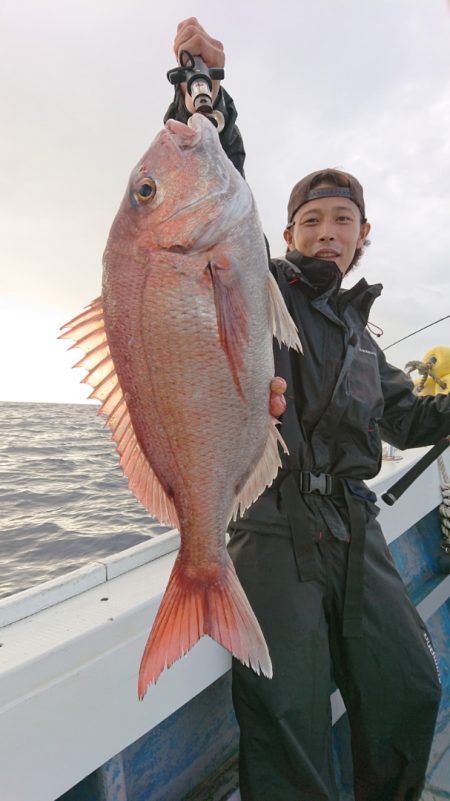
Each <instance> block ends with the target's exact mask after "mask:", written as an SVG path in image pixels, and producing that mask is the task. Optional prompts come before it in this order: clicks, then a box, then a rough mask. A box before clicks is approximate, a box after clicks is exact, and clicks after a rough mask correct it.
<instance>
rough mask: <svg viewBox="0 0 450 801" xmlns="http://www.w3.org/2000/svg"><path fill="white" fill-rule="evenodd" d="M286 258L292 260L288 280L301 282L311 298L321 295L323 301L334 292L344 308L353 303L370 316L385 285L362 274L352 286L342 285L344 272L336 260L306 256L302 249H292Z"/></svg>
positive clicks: (288, 269) (289, 261)
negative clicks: (369, 281)
mask: <svg viewBox="0 0 450 801" xmlns="http://www.w3.org/2000/svg"><path fill="white" fill-rule="evenodd" d="M286 260H287V262H288V264H289V266H288V267H287V269H286V273H287V276H288V280H289V281H290V282H292V283H293V282H297V281H298V282H299V283H301V285H302V289H303V291H304V292H305V294H306V295H307V296H308V297H309V298H310V299H311V300H318V299H319V298H320V301H321V302H322V303H323V302H326V301H327V300H329V299H331V298H332V297H333V296H334V297H335V298H336V301H337V303H338V305H339V308H340V310H341V311H342V310H343V309H344V308H345V307H346V306H347V305H348V304H352V305H354V306H357V307H358V308H359V310H360V312H361V313H362V315H363V317H365V318H366V319H367V317H368V314H369V311H370V307H371V306H372V303H373V302H374V300H375V299H376V298H377V297H378V296H379V295H380V294H381V291H382V289H383V285H382V284H368V283H367V281H366V279H365V278H361V279H360V280H359V281H358V283H356V284H354V286H352V287H350V289H341V283H342V279H343V275H342V273H341V271H340V269H339V267H338V266H337V264H335V262H334V261H324V260H323V259H313V258H311V257H309V256H303V254H302V253H300V252H299V251H298V250H291V251H289V253H287V254H286ZM314 305H316V304H314Z"/></svg>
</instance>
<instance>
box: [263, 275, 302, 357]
mask: <svg viewBox="0 0 450 801" xmlns="http://www.w3.org/2000/svg"><path fill="white" fill-rule="evenodd" d="M268 281H269V303H270V319H271V322H272V333H273V335H274V337H276V339H277V340H278V342H279V344H280V346H281V344H282V343H284V344H285V345H287V346H288V348H294V350H298V351H299V353H303V348H302V345H301V342H300V339H299V336H298V331H297V326H296V325H295V323H294V321H293V319H292V317H291V315H290V314H289V312H288V309H287V306H286V304H285V302H284V298H283V295H282V294H281V292H280V289H279V287H278V284H277V282H276V281H275V278H274V277H273V275H272V273H270V272H269V278H268Z"/></svg>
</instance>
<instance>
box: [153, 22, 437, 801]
mask: <svg viewBox="0 0 450 801" xmlns="http://www.w3.org/2000/svg"><path fill="white" fill-rule="evenodd" d="M174 49H175V52H176V54H178V53H179V51H180V50H181V49H187V50H189V51H190V52H192V53H193V54H194V55H200V56H201V57H202V58H203V59H204V61H205V62H206V63H207V64H208V65H209V66H210V67H211V66H223V65H224V60H225V57H224V52H223V47H222V45H221V43H220V42H218V41H217V40H215V39H213V38H212V37H210V36H209V35H208V34H207V33H206V32H205V31H204V30H203V28H202V27H201V26H200V25H199V23H198V22H197V20H196V19H195V18H191V19H189V20H186V21H185V22H183V23H181V24H180V25H179V26H178V31H177V35H176V38H175V43H174ZM214 89H215V94H216V107H218V108H219V109H220V110H221V111H222V113H223V114H224V117H225V123H226V124H225V128H224V130H223V131H222V133H221V141H222V145H223V147H224V148H225V150H226V152H227V154H228V155H229V157H230V158H231V159H232V161H233V163H234V164H235V166H236V167H237V168H238V169H240V170H241V172H242V169H243V162H244V158H245V153H244V149H243V146H242V141H241V138H240V134H239V131H238V129H237V128H236V126H235V119H236V112H235V109H234V105H233V102H232V100H231V98H230V97H229V96H228V95H227V94H226V92H224V90H219V86H218V85H216V86H215V87H214ZM186 106H187V110H186ZM189 111H192V106H191V104H190V98H189V97H185V95H184V94H183V91H182V90H181V91H177V92H176V95H175V100H174V103H173V104H172V105H171V107H170V108H169V111H168V114H167V115H166V118H167V116H174V117H177V118H178V119H181V120H183V121H185V120H186V118H187V115H188V112H189ZM369 231H370V226H369V223H368V222H367V220H366V213H365V202H364V194H363V190H362V187H361V185H360V183H359V182H358V181H357V180H356V178H354V177H353V176H351V175H349V174H347V173H345V172H342V171H338V170H332V169H326V170H323V171H321V172H316V173H312V174H310V175H308V176H306V177H305V178H303V179H302V180H301V181H299V182H298V183H297V184H296V185H295V186H294V188H293V190H292V192H291V196H290V198H289V203H288V220H287V226H286V229H285V232H284V237H285V240H286V243H287V248H288V250H287V254H286V258H285V259H276V260H272V261H271V269H272V271H273V273H274V275H275V277H276V279H277V282H278V284H279V286H280V289H281V291H282V293H283V296H284V298H285V301H286V303H287V306H288V308H289V311H290V313H291V315H292V317H293V319H294V321H295V323H296V325H297V327H298V329H299V333H300V338H301V340H302V343H303V348H304V354H303V355H299V354H297V353H295V352H292V351H288V350H287V349H285V348H284V349H282V350H281V351H280V350H279V349H278V348H275V365H276V374H277V375H278V376H281V377H283V378H284V379H285V381H286V382H287V405H286V409H285V410H284V407H283V405H282V404H283V401H282V399H281V398H280V396H279V394H278V395H277V393H279V392H280V388H283V386H284V385H283V384H282V383H279V384H276V383H274V384H273V385H272V390H273V391H275V395H274V396H273V397H272V411H274V408H275V406H276V405H277V404H278V405H279V406H278V413H280V414H281V413H282V418H281V419H282V436H283V438H284V439H285V442H286V443H287V445H288V448H289V456H288V457H284V461H283V468H282V469H281V470H280V472H279V474H278V476H277V478H276V480H275V481H274V483H273V485H272V486H271V487H270V488H268V489H267V490H266V492H265V493H263V495H262V496H261V497H260V498H259V499H258V500H257V502H256V503H255V504H254V505H253V507H252V508H251V509H250V510H248V511H247V512H246V513H245V515H244V517H243V518H241V519H240V520H238V521H237V522H236V523H234V524H233V525H232V526H231V527H230V534H231V539H230V545H229V550H230V554H231V556H232V558H233V561H234V564H235V566H236V570H237V573H238V576H239V579H240V581H241V583H242V585H243V587H244V589H245V591H246V593H247V596H248V598H249V600H250V603H251V604H252V607H253V609H254V611H255V613H256V616H257V618H258V620H259V622H260V625H261V627H262V630H263V632H264V635H265V637H266V641H267V644H268V646H269V651H270V654H271V658H272V663H273V671H274V675H273V679H271V680H269V679H266V678H264V677H262V676H257V675H256V674H255V673H253V671H251V670H250V669H248V668H246V667H244V666H243V665H241V664H240V663H238V662H237V661H235V660H234V661H233V701H234V706H235V711H236V716H237V719H238V722H239V725H240V731H241V739H240V790H241V796H242V799H243V801H294V799H295V801H301V800H302V799H305V801H306V799H308V800H311V801H322V800H323V801H337V799H338V793H337V788H336V783H335V779H334V775H333V766H332V751H331V710H330V689H331V682H332V677H334V680H335V681H336V683H337V685H338V687H339V689H340V690H341V693H342V696H343V698H344V702H345V705H346V708H347V712H348V716H349V721H350V727H351V732H352V754H353V765H354V787H355V798H356V801H414V799H418V798H419V796H420V793H421V789H422V786H423V780H424V775H425V770H426V765H427V761H428V756H429V750H430V746H431V741H432V736H433V731H434V726H435V720H436V715H437V709H438V704H439V697H440V684H439V677H438V674H437V670H436V665H435V659H434V654H433V651H432V647H431V643H430V640H429V637H428V634H427V632H426V629H425V626H424V625H423V623H422V621H421V620H420V618H419V616H418V614H417V613H416V610H415V608H414V607H413V605H412V604H411V603H410V601H409V599H408V597H407V594H406V591H405V588H404V586H403V583H402V581H401V579H400V577H399V575H398V573H397V571H396V570H395V567H394V566H393V563H392V560H391V557H390V554H389V550H388V548H387V546H386V544H385V540H384V537H383V535H382V533H381V530H380V528H379V526H378V524H377V522H376V514H377V507H376V506H375V505H374V500H375V496H374V495H373V493H371V492H370V491H369V490H368V488H367V487H366V485H365V484H364V479H368V478H372V477H373V476H375V475H376V474H377V472H378V470H379V467H380V460H381V437H380V435H381V434H382V436H383V439H385V440H386V441H387V442H391V443H392V444H394V445H396V446H397V447H399V448H407V447H415V446H419V445H428V444H433V443H434V442H436V441H437V440H438V439H439V438H440V437H442V436H444V435H447V434H448V432H449V431H450V398H449V397H444V396H441V397H437V398H420V399H419V398H417V397H416V396H415V395H414V394H413V391H412V384H411V382H410V381H409V380H408V379H407V378H406V376H405V375H404V373H403V372H402V371H400V370H397V369H396V368H394V367H392V366H390V365H389V364H387V362H386V360H385V358H384V355H383V353H382V351H381V350H380V349H379V348H378V346H377V345H376V344H375V342H373V340H372V339H371V337H370V335H369V334H368V332H367V330H366V325H367V318H368V313H369V309H370V307H371V305H372V303H373V301H374V299H375V298H376V297H377V296H378V295H379V294H380V292H381V286H380V285H377V284H376V285H374V286H369V285H368V284H367V283H366V281H365V280H364V279H362V280H361V281H359V282H358V283H357V284H356V285H355V286H354V287H352V288H351V289H349V290H346V291H343V290H342V289H341V280H342V277H343V275H345V274H346V273H347V272H348V271H349V270H350V269H351V268H352V267H353V266H354V265H355V263H356V261H357V260H358V258H359V257H360V256H361V253H362V251H363V249H364V245H365V243H366V242H367V236H368V234H369Z"/></svg>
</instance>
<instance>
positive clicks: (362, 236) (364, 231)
mask: <svg viewBox="0 0 450 801" xmlns="http://www.w3.org/2000/svg"><path fill="white" fill-rule="evenodd" d="M369 234H370V223H368V222H366V223H363V224H362V226H361V230H360V232H359V239H358V242H357V243H356V247H357V248H362V247H363V245H364V242H365V241H366V239H367V237H368V236H369Z"/></svg>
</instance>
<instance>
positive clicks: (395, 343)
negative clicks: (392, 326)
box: [383, 314, 450, 350]
mask: <svg viewBox="0 0 450 801" xmlns="http://www.w3.org/2000/svg"><path fill="white" fill-rule="evenodd" d="M449 317H450V314H447V315H446V316H445V317H441V318H440V319H439V320H435V321H434V323H428V325H424V326H423V327H422V328H418V329H417V331H413V332H412V334H408V335H407V336H406V337H402V338H401V339H397V340H396V341H395V342H391V344H390V345H386V347H385V348H383V350H389V348H393V347H394V345H398V343H399V342H404V341H405V339H409V338H410V337H413V336H414V334H419V333H420V332H421V331H425V329H426V328H431V327H432V326H433V325H436V323H442V320H448V318H449Z"/></svg>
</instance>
